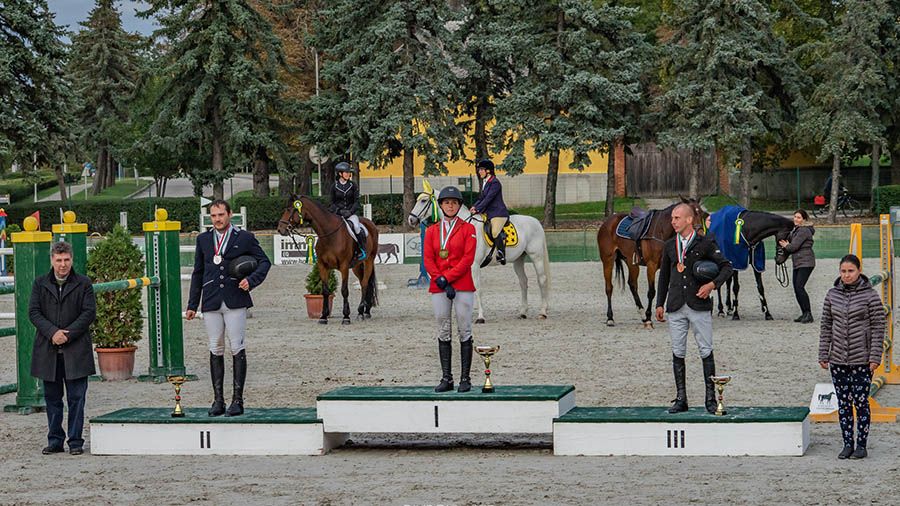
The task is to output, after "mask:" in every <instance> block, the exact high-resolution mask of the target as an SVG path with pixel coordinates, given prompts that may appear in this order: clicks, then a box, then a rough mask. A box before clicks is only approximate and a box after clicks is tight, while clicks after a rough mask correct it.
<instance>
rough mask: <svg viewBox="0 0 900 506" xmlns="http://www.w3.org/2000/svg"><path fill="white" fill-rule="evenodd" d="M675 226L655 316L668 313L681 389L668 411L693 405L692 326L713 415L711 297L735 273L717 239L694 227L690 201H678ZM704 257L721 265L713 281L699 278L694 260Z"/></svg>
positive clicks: (664, 259) (661, 275)
mask: <svg viewBox="0 0 900 506" xmlns="http://www.w3.org/2000/svg"><path fill="white" fill-rule="evenodd" d="M672 228H674V229H675V237H673V238H672V239H669V240H668V241H667V242H666V246H665V249H664V250H663V256H662V262H661V263H660V267H659V288H658V293H659V296H658V297H657V299H656V319H657V320H659V321H665V317H664V313H665V312H667V313H668V314H669V337H670V338H671V339H672V371H673V372H674V374H675V389H676V392H677V393H676V398H675V401H674V404H673V405H672V407H671V408H669V413H679V412H682V411H687V409H688V403H687V390H686V387H685V363H684V357H685V355H686V353H687V334H688V328H689V327H693V329H694V338H695V339H696V341H697V347H698V348H699V349H700V358H701V359H702V360H703V378H704V382H705V383H706V410H707V411H709V412H710V413H714V412H715V411H716V397H715V390H714V389H713V387H714V385H713V382H712V380H711V379H709V377H710V376H714V375H715V374H716V362H715V358H714V357H713V335H712V301H711V300H710V298H709V294H710V293H711V292H712V291H713V290H715V289H716V288H718V287H720V286H722V283H725V281H726V280H727V279H728V278H730V277H731V273H732V269H731V263H730V262H729V261H728V260H727V259H726V258H725V257H724V256H722V252H721V251H719V246H718V245H717V244H716V242H715V241H713V240H711V239H710V238H708V237H705V236H703V235H700V234H698V233H697V231H696V230H695V229H694V210H693V209H692V208H691V207H690V206H689V205H687V204H679V205H678V206H676V207H675V209H673V210H672ZM701 260H708V261H711V262H714V263H715V264H716V265H717V266H718V267H719V274H718V276H716V278H715V279H714V280H712V281H706V280H703V281H701V280H698V279H697V277H696V275H695V273H694V264H695V263H697V262H699V261H701ZM663 305H665V309H663Z"/></svg>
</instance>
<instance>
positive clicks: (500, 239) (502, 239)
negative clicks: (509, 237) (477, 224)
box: [494, 232, 506, 265]
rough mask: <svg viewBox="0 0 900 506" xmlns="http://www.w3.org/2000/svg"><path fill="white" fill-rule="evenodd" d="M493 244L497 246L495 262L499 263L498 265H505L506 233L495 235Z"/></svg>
mask: <svg viewBox="0 0 900 506" xmlns="http://www.w3.org/2000/svg"><path fill="white" fill-rule="evenodd" d="M494 244H496V245H497V261H498V262H500V265H506V232H500V233H499V234H497V240H496V241H494Z"/></svg>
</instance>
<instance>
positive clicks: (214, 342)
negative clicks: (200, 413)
mask: <svg viewBox="0 0 900 506" xmlns="http://www.w3.org/2000/svg"><path fill="white" fill-rule="evenodd" d="M209 216H210V219H211V220H212V224H213V230H211V231H209V232H203V233H202V234H200V235H198V236H197V250H196V252H195V254H194V272H193V273H192V274H191V290H190V296H189V298H188V304H187V312H186V313H185V318H186V319H188V320H192V319H193V318H194V317H195V316H196V315H197V309H198V307H199V308H200V309H201V310H202V311H203V315H204V318H203V323H204V325H205V326H206V333H207V335H208V336H209V369H210V376H211V377H212V385H213V396H214V399H213V404H212V406H211V407H210V408H209V411H208V413H209V416H219V415H222V414H225V415H227V416H237V415H241V414H243V413H244V382H245V381H246V379H247V352H246V351H245V344H244V333H245V331H246V327H247V309H248V308H250V307H253V300H252V299H251V298H250V290H252V289H254V288H256V287H257V286H259V285H260V284H261V283H262V282H263V281H264V280H265V279H266V275H267V274H268V272H269V268H270V267H271V266H272V264H271V262H269V257H267V256H266V254H265V252H263V250H262V248H260V246H259V241H257V240H256V237H255V236H254V235H253V234H252V233H250V232H247V231H246V230H237V229H236V228H234V227H233V226H231V216H232V213H231V206H229V205H228V202H226V201H224V200H215V201H213V202H212V203H211V204H210V205H209ZM245 255H249V256H252V257H253V258H254V259H255V260H256V269H255V270H254V271H253V272H252V273H250V274H249V275H248V276H246V277H244V278H241V279H238V278H235V277H233V276H232V275H231V269H230V268H229V266H230V264H231V262H232V261H235V260H237V259H238V257H241V256H245ZM201 299H202V305H201ZM226 333H227V334H228V339H229V342H230V345H231V357H232V364H233V369H232V378H233V382H232V385H233V389H234V390H233V393H232V397H231V405H229V406H228V409H227V410H226V409H225V393H224V378H225V334H226Z"/></svg>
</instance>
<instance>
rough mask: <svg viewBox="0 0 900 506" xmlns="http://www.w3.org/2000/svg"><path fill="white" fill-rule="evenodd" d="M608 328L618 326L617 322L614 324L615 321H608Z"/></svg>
mask: <svg viewBox="0 0 900 506" xmlns="http://www.w3.org/2000/svg"><path fill="white" fill-rule="evenodd" d="M606 326H607V327H615V326H616V322H614V321H612V320H606Z"/></svg>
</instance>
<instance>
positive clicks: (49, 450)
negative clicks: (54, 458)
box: [41, 446, 66, 455]
mask: <svg viewBox="0 0 900 506" xmlns="http://www.w3.org/2000/svg"><path fill="white" fill-rule="evenodd" d="M64 451H66V449H65V448H63V447H62V446H45V447H44V449H43V450H41V453H43V454H44V455H50V454H51V453H62V452H64Z"/></svg>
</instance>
